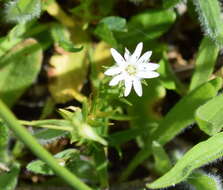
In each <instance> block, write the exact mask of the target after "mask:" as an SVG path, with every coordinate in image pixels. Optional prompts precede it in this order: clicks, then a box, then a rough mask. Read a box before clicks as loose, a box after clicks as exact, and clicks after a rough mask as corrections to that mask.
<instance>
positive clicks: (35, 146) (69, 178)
mask: <svg viewBox="0 0 223 190" xmlns="http://www.w3.org/2000/svg"><path fill="white" fill-rule="evenodd" d="M0 117H1V118H2V119H3V120H4V121H5V123H6V124H7V126H8V127H9V128H10V129H11V130H12V131H13V132H14V133H15V135H16V136H17V137H18V138H19V139H20V140H21V141H22V142H23V143H24V144H25V145H26V146H27V147H29V148H30V150H31V151H32V152H33V153H34V154H35V155H36V156H37V157H39V158H40V159H42V160H43V161H44V162H45V163H46V164H47V165H49V166H50V168H51V169H52V170H53V171H54V172H55V173H56V174H57V175H58V176H60V177H61V178H63V179H64V180H65V181H66V182H67V183H68V184H69V185H70V186H72V187H73V188H74V189H77V190H92V189H91V188H90V187H89V186H87V185H86V184H84V183H83V182H82V181H81V180H80V179H79V178H77V177H76V176H75V175H74V174H72V173H71V172H70V171H69V170H67V169H66V168H64V167H62V166H60V165H59V164H58V162H57V161H56V160H55V158H54V157H53V156H52V155H51V154H50V153H49V152H48V151H47V150H46V149H44V148H43V147H42V146H41V145H40V144H39V143H38V142H37V141H36V139H35V138H34V137H33V136H32V135H30V134H29V132H28V131H27V130H26V129H25V128H24V127H23V126H22V125H21V124H20V123H19V121H18V120H17V119H16V118H15V116H14V115H13V114H12V112H11V111H10V110H9V109H8V108H7V107H6V106H5V104H4V103H3V102H2V101H1V100H0Z"/></svg>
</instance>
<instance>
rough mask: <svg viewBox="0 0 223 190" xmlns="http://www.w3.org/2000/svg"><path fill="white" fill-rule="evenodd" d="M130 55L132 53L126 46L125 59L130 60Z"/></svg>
mask: <svg viewBox="0 0 223 190" xmlns="http://www.w3.org/2000/svg"><path fill="white" fill-rule="evenodd" d="M130 56H131V54H130V52H129V50H128V49H127V48H125V54H124V57H125V60H126V61H128V59H129V58H130Z"/></svg>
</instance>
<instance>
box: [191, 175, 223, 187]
mask: <svg viewBox="0 0 223 190" xmlns="http://www.w3.org/2000/svg"><path fill="white" fill-rule="evenodd" d="M187 181H188V182H189V183H190V184H192V185H193V186H194V187H195V188H196V190H221V189H222V184H221V179H220V176H215V175H212V174H206V173H205V172H202V171H195V172H193V173H192V174H191V175H190V177H189V178H188V180H187Z"/></svg>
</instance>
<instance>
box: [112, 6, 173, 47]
mask: <svg viewBox="0 0 223 190" xmlns="http://www.w3.org/2000/svg"><path fill="white" fill-rule="evenodd" d="M175 19H176V14H175V12H174V11H173V10H170V9H166V10H165V9H156V10H148V11H145V12H143V13H140V14H137V15H134V16H133V17H131V18H130V21H129V22H128V31H127V32H122V33H118V34H117V35H116V37H117V41H120V42H122V43H124V44H125V45H126V44H128V45H129V44H137V43H138V42H140V41H149V40H153V39H156V38H159V37H160V36H162V35H163V34H164V33H165V32H167V31H168V29H169V28H170V27H171V25H172V24H173V23H174V22H175Z"/></svg>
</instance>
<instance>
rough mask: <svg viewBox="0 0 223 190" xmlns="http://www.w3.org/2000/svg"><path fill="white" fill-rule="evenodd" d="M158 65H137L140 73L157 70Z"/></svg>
mask: <svg viewBox="0 0 223 190" xmlns="http://www.w3.org/2000/svg"><path fill="white" fill-rule="evenodd" d="M159 66H160V65H159V64H156V63H141V64H139V65H138V68H139V70H140V71H154V70H156V69H158V68H159Z"/></svg>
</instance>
